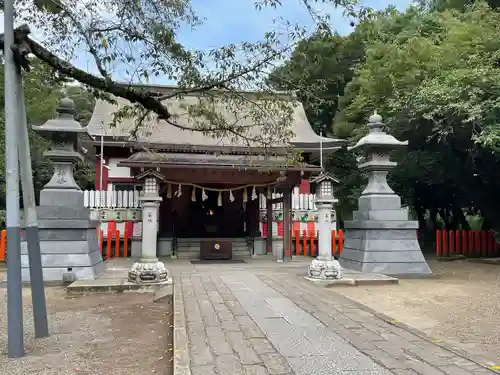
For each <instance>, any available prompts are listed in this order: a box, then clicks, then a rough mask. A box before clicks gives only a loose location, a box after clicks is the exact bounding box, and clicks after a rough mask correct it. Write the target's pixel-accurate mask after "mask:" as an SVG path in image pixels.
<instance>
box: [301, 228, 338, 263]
mask: <svg viewBox="0 0 500 375" xmlns="http://www.w3.org/2000/svg"><path fill="white" fill-rule="evenodd" d="M293 237H294V238H295V252H294V255H295V256H300V255H303V256H311V257H315V256H317V255H318V254H317V244H318V242H317V238H316V231H315V230H311V231H307V230H305V229H304V230H303V231H302V233H300V231H299V230H295V231H294V233H293ZM343 247H344V233H343V232H342V230H338V231H336V230H332V255H340V254H341V253H342V249H343Z"/></svg>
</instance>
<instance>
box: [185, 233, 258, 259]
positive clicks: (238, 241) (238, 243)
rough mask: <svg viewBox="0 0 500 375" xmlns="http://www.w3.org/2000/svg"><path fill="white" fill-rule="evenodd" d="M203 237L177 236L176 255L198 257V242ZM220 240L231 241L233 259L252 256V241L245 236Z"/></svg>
mask: <svg viewBox="0 0 500 375" xmlns="http://www.w3.org/2000/svg"><path fill="white" fill-rule="evenodd" d="M202 240H204V239H203V238H178V239H177V249H176V255H177V258H178V259H200V242H201V241H202ZM220 240H221V241H231V243H232V250H233V259H235V258H236V259H238V258H247V257H251V256H252V243H247V240H246V238H244V237H239V238H220Z"/></svg>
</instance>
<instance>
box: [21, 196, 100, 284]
mask: <svg viewBox="0 0 500 375" xmlns="http://www.w3.org/2000/svg"><path fill="white" fill-rule="evenodd" d="M37 213H38V217H39V229H38V235H39V239H40V253H41V256H42V272H43V280H44V281H45V282H60V283H62V282H63V275H65V274H69V273H73V274H74V277H75V279H76V280H91V279H95V278H97V277H98V276H99V275H100V274H101V273H102V272H104V269H105V263H104V262H103V260H102V255H101V252H100V251H99V245H98V242H97V232H96V225H97V223H96V222H94V221H91V220H89V215H90V211H89V210H88V209H85V208H83V207H82V208H72V207H64V206H54V207H47V206H41V207H37ZM33 229H34V228H29V229H24V230H23V234H22V242H21V274H22V280H23V281H24V282H29V281H30V273H29V258H28V243H27V242H26V241H27V238H28V233H27V232H29V231H32V230H33Z"/></svg>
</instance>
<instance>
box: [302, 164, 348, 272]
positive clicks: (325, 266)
mask: <svg viewBox="0 0 500 375" xmlns="http://www.w3.org/2000/svg"><path fill="white" fill-rule="evenodd" d="M336 183H338V180H336V179H335V178H333V177H332V176H331V175H329V174H327V173H322V174H321V175H319V176H318V177H316V178H314V179H313V180H311V181H310V186H311V189H312V190H313V191H315V193H316V208H317V210H318V232H319V233H318V256H317V258H316V259H314V260H313V261H312V262H311V265H310V266H309V277H310V278H311V279H320V280H329V279H341V278H342V277H343V272H342V267H341V266H340V264H339V262H338V261H337V260H336V259H334V258H333V256H332V232H331V231H332V228H331V222H332V209H333V204H334V203H335V202H336V201H337V200H336V199H335V197H334V195H333V185H334V184H336Z"/></svg>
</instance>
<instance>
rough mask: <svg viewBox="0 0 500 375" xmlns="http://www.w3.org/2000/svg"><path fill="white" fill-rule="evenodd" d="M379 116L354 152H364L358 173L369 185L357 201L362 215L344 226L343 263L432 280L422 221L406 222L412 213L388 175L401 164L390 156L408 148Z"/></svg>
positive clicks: (373, 116)
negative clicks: (422, 241)
mask: <svg viewBox="0 0 500 375" xmlns="http://www.w3.org/2000/svg"><path fill="white" fill-rule="evenodd" d="M383 128H384V124H383V123H382V117H381V116H379V115H378V114H377V113H375V114H373V115H372V116H370V118H369V120H368V129H369V133H368V134H367V135H366V136H364V137H363V138H361V139H360V140H359V141H358V143H357V144H356V145H355V146H353V147H351V148H350V149H351V150H352V149H361V150H363V151H364V160H363V162H362V163H361V164H359V166H358V168H359V169H360V170H361V171H362V172H364V173H366V174H367V176H368V184H367V185H366V187H365V189H364V190H363V192H362V193H361V197H360V198H359V200H358V211H354V213H353V220H352V221H346V222H345V223H344V226H345V228H346V234H345V236H344V238H345V242H344V248H343V251H342V255H341V256H340V262H341V264H342V265H343V266H344V267H346V268H351V269H354V270H357V271H362V272H375V273H382V274H387V275H401V274H404V275H428V274H431V273H432V272H431V270H430V268H429V266H428V265H427V262H426V261H425V258H424V256H423V255H422V251H421V250H420V245H419V243H418V240H417V229H418V222H417V221H413V220H409V219H408V217H409V216H408V209H407V208H403V207H401V198H400V197H399V196H398V195H396V194H395V193H394V191H393V190H392V189H391V188H390V186H389V185H388V183H387V174H388V173H389V171H390V170H391V169H393V168H394V167H395V166H396V165H397V163H395V162H392V161H391V160H390V153H391V152H392V151H393V150H395V149H398V148H402V147H406V146H407V145H408V142H401V141H399V140H397V139H396V138H394V137H393V136H392V135H389V134H387V133H386V132H385V131H384V130H383Z"/></svg>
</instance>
